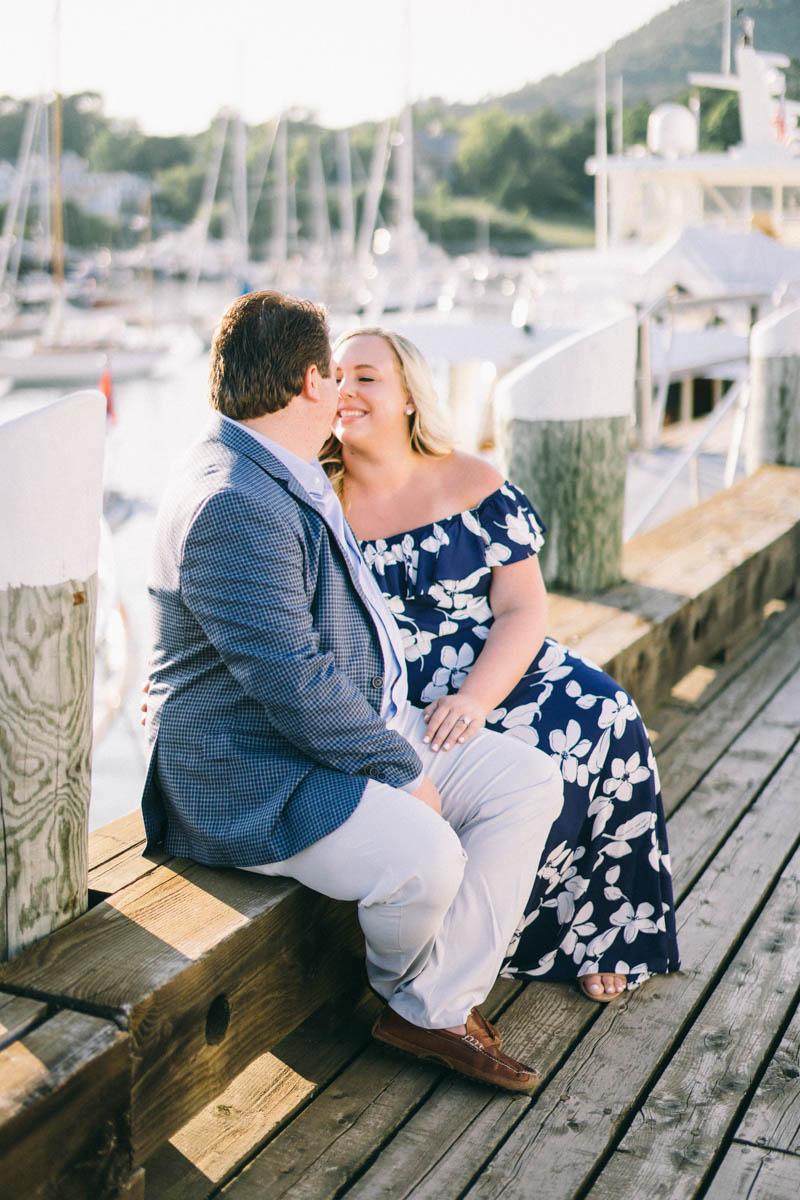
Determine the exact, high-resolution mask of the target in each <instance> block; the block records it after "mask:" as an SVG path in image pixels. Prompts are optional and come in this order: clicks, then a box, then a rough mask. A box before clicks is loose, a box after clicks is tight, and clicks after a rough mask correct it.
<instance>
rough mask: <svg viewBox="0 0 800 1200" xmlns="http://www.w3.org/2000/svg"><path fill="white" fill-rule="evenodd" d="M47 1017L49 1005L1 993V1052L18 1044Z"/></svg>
mask: <svg viewBox="0 0 800 1200" xmlns="http://www.w3.org/2000/svg"><path fill="white" fill-rule="evenodd" d="M46 1016H47V1005H46V1004H44V1003H43V1002H42V1001H41V1000H26V999H24V998H23V997H22V996H9V995H8V993H7V992H0V1050H2V1048H3V1047H4V1046H8V1045H9V1044H10V1043H11V1042H16V1041H17V1040H18V1039H19V1038H21V1037H23V1036H24V1035H25V1034H26V1033H27V1032H28V1031H29V1030H31V1029H33V1027H34V1026H35V1025H38V1024H40V1023H41V1022H42V1021H43V1020H44V1018H45V1017H46Z"/></svg>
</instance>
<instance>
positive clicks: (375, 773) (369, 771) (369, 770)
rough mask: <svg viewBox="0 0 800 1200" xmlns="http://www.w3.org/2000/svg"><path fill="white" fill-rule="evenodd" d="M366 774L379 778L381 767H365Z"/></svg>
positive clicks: (371, 777) (372, 777)
mask: <svg viewBox="0 0 800 1200" xmlns="http://www.w3.org/2000/svg"><path fill="white" fill-rule="evenodd" d="M367 774H368V775H369V777H370V779H380V777H381V769H380V767H367Z"/></svg>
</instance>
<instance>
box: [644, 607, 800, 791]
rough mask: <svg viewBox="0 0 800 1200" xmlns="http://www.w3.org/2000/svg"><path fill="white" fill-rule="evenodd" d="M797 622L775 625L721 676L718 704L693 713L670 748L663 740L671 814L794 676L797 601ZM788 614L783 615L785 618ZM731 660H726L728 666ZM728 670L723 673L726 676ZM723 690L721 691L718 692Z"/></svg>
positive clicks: (798, 659) (660, 751)
mask: <svg viewBox="0 0 800 1200" xmlns="http://www.w3.org/2000/svg"><path fill="white" fill-rule="evenodd" d="M790 615H791V616H792V617H793V619H792V620H791V622H786V621H783V622H781V624H777V623H776V624H771V625H770V626H769V628H768V632H767V635H766V636H765V638H764V639H763V640H762V639H759V641H758V648H757V651H755V652H753V653H752V654H749V655H748V656H747V657H748V658H749V662H747V660H746V659H745V660H744V661H743V660H742V659H740V660H739V661H738V663H737V667H736V673H735V675H734V676H733V678H732V679H731V676H730V675H729V674H727V679H728V680H730V682H729V683H728V684H727V686H724V687H722V686H720V684H724V683H725V677H723V679H722V680H715V683H714V686H713V688H712V689H711V691H712V697H711V698H712V699H713V703H707V704H705V705H704V707H703V709H702V710H701V711H700V712H696V713H694V714H690V715H689V717H688V718H687V721H686V724H685V727H684V729H683V730H682V732H681V735H680V738H678V739H677V740H674V739H673V740H672V741H671V743H669V744H667V745H666V746H662V745H661V743H660V741H659V743H658V744H657V748H656V752H657V758H658V766H659V771H660V772H661V778H662V781H664V785H665V786H664V805H665V810H666V811H667V812H668V813H669V812H672V811H673V809H675V808H676V807H677V805H678V804H680V803H681V802H682V801H683V800H684V799H685V797H686V796H687V795H688V794H689V792H690V791H691V790H692V788H694V787H696V786H697V785H698V783H699V782H700V780H701V779H702V778H703V776H704V775H705V774H706V773H707V772H708V771H709V770H710V769H711V767H712V766H713V765H714V763H715V762H716V761H717V760H718V759H719V758H720V757H721V756H722V754H724V752H725V751H726V750H727V748H728V747H729V746H730V745H731V743H732V742H733V741H734V740H735V739H736V738H737V737H738V736H739V735H740V734H741V733H742V731H743V730H744V729H745V728H746V727H747V725H748V724H749V722H750V721H752V720H754V719H756V718H757V714H758V712H759V710H760V709H761V708H762V707H763V706H764V704H765V703H766V702H767V701H768V700H769V699H770V697H772V696H773V695H774V694H775V693H776V692H777V691H778V690H779V689H780V688H781V687H782V686H783V685H784V684H785V683H786V682H787V680H788V679H789V678H790V677H791V675H792V673H793V672H795V671H796V670H797V668H798V665H800V615H798V609H797V606H796V605H793V606H792V608H791V610H790ZM783 616H784V614H781V617H783ZM727 665H728V664H726V666H727ZM724 672H725V668H724V667H723V668H722V669H721V671H720V675H723V673H724ZM718 688H719V690H717V689H718Z"/></svg>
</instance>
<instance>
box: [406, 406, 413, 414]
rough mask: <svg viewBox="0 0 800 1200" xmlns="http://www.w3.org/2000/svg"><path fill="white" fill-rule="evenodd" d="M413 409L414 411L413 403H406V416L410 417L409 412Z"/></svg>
mask: <svg viewBox="0 0 800 1200" xmlns="http://www.w3.org/2000/svg"><path fill="white" fill-rule="evenodd" d="M413 411H414V408H413V405H411V404H407V405H406V416H407V417H410V416H411V414H412V413H413Z"/></svg>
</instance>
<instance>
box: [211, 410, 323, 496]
mask: <svg viewBox="0 0 800 1200" xmlns="http://www.w3.org/2000/svg"><path fill="white" fill-rule="evenodd" d="M220 416H221V417H222V419H223V421H229V422H230V424H231V425H236V426H238V428H239V429H243V430H244V432H245V433H249V434H250V436H251V437H254V438H255V439H256V441H257V442H260V443H261V445H262V446H264V448H265V449H267V450H269V452H270V454H272V455H274V456H275V458H277V459H278V461H279V462H282V463H283V465H284V466H285V467H286V469H287V471H291V473H292V475H294V477H295V479H296V480H297V482H298V483H299V484H300V486H301V487H302V488H304V489H305V491H306V492H308V494H309V496H312V497H313V498H314V499H315V500H319V499H320V498H321V497H322V494H323V492H324V490H325V484H326V482H327V476H326V474H325V472H324V471H323V469H322V467H321V466H320V465H319V463H318V462H317V460H316V459H313V460H312V461H311V462H306V460H305V459H304V458H300V456H299V454H295V453H293V451H291V450H287V449H286V447H285V446H281V445H280V443H279V442H273V440H272V438H268V437H266V436H265V434H263V433H257V432H256V430H255V429H253V428H252V427H251V426H250V425H245V424H243V423H242V422H241V421H234V420H233V418H232V417H226V416H225V414H224V413H220Z"/></svg>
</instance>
